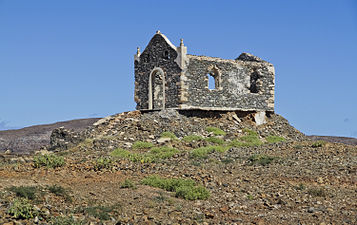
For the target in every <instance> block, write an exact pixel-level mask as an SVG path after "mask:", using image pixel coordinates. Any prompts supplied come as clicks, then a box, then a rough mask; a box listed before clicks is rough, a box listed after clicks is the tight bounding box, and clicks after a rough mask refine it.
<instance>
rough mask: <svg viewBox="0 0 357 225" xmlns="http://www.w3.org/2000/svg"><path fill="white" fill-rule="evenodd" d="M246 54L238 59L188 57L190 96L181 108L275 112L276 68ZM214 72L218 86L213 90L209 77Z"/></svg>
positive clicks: (187, 74)
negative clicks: (210, 86)
mask: <svg viewBox="0 0 357 225" xmlns="http://www.w3.org/2000/svg"><path fill="white" fill-rule="evenodd" d="M243 54H246V53H243ZM243 54H242V55H243ZM247 55H248V57H240V58H239V59H237V60H225V59H220V58H212V57H205V56H193V55H187V57H188V59H189V63H188V68H187V72H186V73H185V77H186V79H185V86H186V87H187V90H186V91H187V93H188V95H187V100H186V101H185V102H183V104H181V105H180V108H181V109H207V110H245V111H248V110H255V111H274V82H275V81H274V67H273V65H272V64H270V63H268V62H265V61H263V60H260V59H259V58H258V57H254V56H251V55H249V54H246V55H244V56H247ZM250 56H251V57H250ZM212 68H213V69H212ZM212 70H216V76H218V75H217V74H219V79H216V82H217V81H218V80H219V87H216V89H213V90H210V89H209V88H208V76H207V74H208V73H212ZM217 71H218V72H217Z"/></svg>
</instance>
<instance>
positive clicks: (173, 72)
mask: <svg viewBox="0 0 357 225" xmlns="http://www.w3.org/2000/svg"><path fill="white" fill-rule="evenodd" d="M176 57H177V52H176V49H174V48H173V46H171V45H170V44H169V43H168V42H167V40H165V38H164V37H163V35H161V34H156V35H155V36H154V37H153V38H152V39H151V41H150V43H149V44H148V46H147V47H146V49H145V50H144V52H143V53H142V54H140V57H139V58H138V59H137V60H135V62H134V64H135V65H134V68H135V101H136V103H137V106H136V109H148V108H149V89H150V88H149V83H150V82H149V79H150V73H151V72H152V71H153V69H154V68H161V69H162V70H163V72H164V76H165V77H160V75H159V74H157V73H155V74H153V75H152V76H153V77H154V78H153V81H152V82H151V83H152V85H153V87H152V96H153V109H162V107H163V98H165V100H164V101H165V107H166V108H177V107H178V95H179V89H180V88H179V83H180V72H181V69H180V67H179V66H178V64H177V63H176V62H175V59H176ZM162 79H164V80H165V95H163V86H162V85H161V86H160V83H162Z"/></svg>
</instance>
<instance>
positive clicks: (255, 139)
mask: <svg viewBox="0 0 357 225" xmlns="http://www.w3.org/2000/svg"><path fill="white" fill-rule="evenodd" d="M243 132H244V133H245V135H244V136H242V137H240V138H239V140H233V141H231V142H230V143H229V146H231V147H237V148H239V147H249V146H259V145H262V144H263V142H262V141H261V140H260V139H259V135H258V133H257V132H255V131H252V130H249V129H243Z"/></svg>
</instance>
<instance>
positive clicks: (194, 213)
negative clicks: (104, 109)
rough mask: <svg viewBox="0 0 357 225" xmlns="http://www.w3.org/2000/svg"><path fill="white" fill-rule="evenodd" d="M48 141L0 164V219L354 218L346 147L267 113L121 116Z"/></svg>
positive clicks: (352, 155) (63, 131)
mask: <svg viewBox="0 0 357 225" xmlns="http://www.w3.org/2000/svg"><path fill="white" fill-rule="evenodd" d="M49 142H50V145H51V146H49V147H48V150H45V149H42V150H41V151H38V152H37V154H36V155H33V154H31V155H27V156H20V157H17V156H13V157H12V156H9V155H8V156H6V157H5V158H4V160H3V162H2V163H1V164H0V180H1V181H2V182H1V183H0V197H1V202H0V203H1V207H0V218H1V219H0V223H5V222H10V221H16V224H31V223H38V224H49V223H50V224H51V223H52V224H81V222H82V224H155V223H161V224H219V223H221V224H299V223H300V224H312V223H315V224H329V223H332V224H353V223H356V216H357V211H356V208H357V207H356V206H357V205H356V202H357V201H356V188H357V182H356V178H357V177H356V172H357V165H356V162H357V148H356V146H353V145H345V144H341V143H329V142H325V141H316V140H311V139H310V138H308V137H306V136H305V135H304V134H302V133H301V132H299V131H298V130H296V129H295V128H294V127H292V126H291V125H290V124H289V123H288V121H287V120H286V119H284V118H283V117H281V116H279V115H276V114H273V113H271V114H269V115H268V117H267V121H266V123H265V124H263V125H259V126H257V125H256V123H255V121H254V116H253V115H252V114H251V113H249V112H247V113H235V112H209V111H207V112H202V111H175V110H165V111H156V112H140V111H132V112H125V113H121V114H117V115H113V116H110V117H106V118H103V119H100V120H98V121H96V122H95V123H94V124H93V125H92V126H89V127H87V128H85V129H81V130H71V129H68V128H63V127H61V128H56V129H54V131H53V132H52V135H51V137H50V141H49ZM20 209H21V210H22V211H21V212H22V213H23V214H22V215H20V216H19V215H18V216H17V217H19V218H17V219H15V217H16V215H17V214H16V212H19V211H20ZM9 224H11V222H10V223H9Z"/></svg>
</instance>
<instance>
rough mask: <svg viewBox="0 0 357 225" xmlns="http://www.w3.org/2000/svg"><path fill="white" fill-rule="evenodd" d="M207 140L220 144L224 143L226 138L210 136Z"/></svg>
mask: <svg viewBox="0 0 357 225" xmlns="http://www.w3.org/2000/svg"><path fill="white" fill-rule="evenodd" d="M205 141H207V142H210V143H214V144H218V145H223V144H224V140H223V139H221V138H218V137H208V138H206V139H205Z"/></svg>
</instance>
